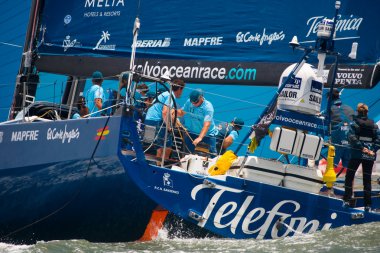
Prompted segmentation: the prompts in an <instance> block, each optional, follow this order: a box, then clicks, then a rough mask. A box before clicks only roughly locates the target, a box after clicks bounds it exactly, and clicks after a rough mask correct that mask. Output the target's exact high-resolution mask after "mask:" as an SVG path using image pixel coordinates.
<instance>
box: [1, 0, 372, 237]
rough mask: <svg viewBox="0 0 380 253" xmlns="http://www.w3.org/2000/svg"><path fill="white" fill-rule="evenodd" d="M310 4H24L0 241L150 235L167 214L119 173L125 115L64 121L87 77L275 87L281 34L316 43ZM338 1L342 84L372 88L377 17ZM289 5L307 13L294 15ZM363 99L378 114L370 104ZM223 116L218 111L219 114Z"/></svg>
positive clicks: (4, 148) (284, 59)
mask: <svg viewBox="0 0 380 253" xmlns="http://www.w3.org/2000/svg"><path fill="white" fill-rule="evenodd" d="M310 2H313V3H314V1H310ZM310 2H308V1H304V0H297V1H290V2H289V3H284V2H283V1H276V2H275V4H270V5H268V4H266V3H262V2H261V1H255V2H250V3H246V2H244V1H242V2H236V1H235V2H228V3H223V6H221V5H220V1H216V0H211V1H207V2H206V3H205V2H202V3H199V2H196V1H193V2H188V1H176V2H175V4H174V3H173V2H172V1H162V2H161V3H160V4H159V5H152V4H151V3H150V2H148V1H128V2H127V1H124V0H115V1H110V0H108V1H100V0H99V1H98V0H83V1H81V2H80V4H79V3H78V1H74V0H69V1H54V0H34V1H33V2H32V9H31V15H30V22H29V28H28V32H27V38H26V42H25V46H24V50H23V53H24V54H23V58H22V64H21V66H20V70H19V73H18V76H17V83H16V86H15V92H14V99H13V103H12V106H11V110H10V115H9V120H8V121H6V122H2V123H1V124H0V153H1V154H2V155H1V158H0V182H1V183H0V240H1V241H6V242H14V243H34V242H36V241H38V240H45V241H46V240H57V239H86V240H89V241H98V242H114V241H134V240H139V239H141V238H149V236H145V235H146V234H149V233H147V231H148V232H149V227H150V225H149V224H159V225H160V224H161V225H162V222H163V220H164V219H165V217H166V215H165V214H163V215H162V216H161V215H158V216H159V219H158V220H155V219H154V217H157V216H156V211H157V210H156V207H157V203H156V202H155V201H153V200H151V199H150V198H149V197H148V196H146V194H145V193H144V192H143V191H141V190H140V189H139V187H138V186H137V185H136V182H135V178H134V180H132V178H131V176H130V175H129V173H126V172H125V170H128V171H129V168H131V169H134V168H136V164H137V163H136V162H135V160H133V159H135V157H131V156H130V155H128V154H130V153H128V152H127V153H125V150H123V148H124V147H125V146H124V144H125V143H124V141H125V140H127V139H128V138H126V137H125V136H121V134H123V133H124V134H125V133H126V132H128V131H126V130H128V129H129V126H126V125H125V124H126V123H125V117H124V116H121V115H119V116H117V115H113V116H111V117H90V118H83V119H77V120H74V119H71V116H72V114H73V113H75V112H76V109H75V105H76V104H77V103H78V101H79V96H80V95H81V94H82V95H83V94H85V88H86V79H87V78H89V77H90V76H91V73H93V72H94V71H96V70H100V71H101V72H102V73H103V75H104V76H105V77H106V79H107V81H109V82H111V84H110V85H113V87H114V89H115V87H116V89H117V87H118V78H119V76H120V75H121V73H123V72H124V71H126V70H135V72H139V73H140V74H141V73H142V74H143V75H141V76H142V80H151V79H152V78H150V79H147V77H149V76H152V77H153V78H154V80H155V81H154V82H156V81H158V82H161V81H162V79H161V77H162V76H163V75H164V74H165V72H167V71H168V70H169V72H170V78H172V79H174V78H175V77H177V78H183V79H185V80H186V82H187V83H188V84H189V86H192V85H194V86H193V87H194V88H195V87H196V85H197V84H198V85H199V84H206V85H216V84H218V87H219V88H220V89H228V90H226V91H225V94H232V93H233V92H236V90H237V89H236V88H237V87H240V86H242V89H243V88H244V87H245V88H247V87H248V88H253V87H252V86H266V87H269V89H270V90H272V91H274V88H272V87H273V86H276V85H277V83H278V79H279V78H280V76H281V73H282V72H283V70H284V69H285V68H286V67H287V66H288V65H290V63H292V62H294V61H295V59H296V58H298V55H297V54H288V53H284V52H286V51H287V49H288V43H287V41H288V40H287V38H288V36H290V35H289V34H292V35H293V33H294V32H293V31H299V34H297V36H298V38H300V44H305V45H311V44H313V43H314V41H313V42H310V41H311V39H310V38H311V37H312V36H313V35H315V33H316V26H317V24H318V23H320V21H321V20H322V19H323V17H324V16H323V15H324V9H325V8H326V5H327V3H318V5H316V6H315V8H313V9H309V8H306V7H307V5H308V4H310ZM347 2H349V3H350V4H347V5H344V8H343V10H342V18H341V19H340V21H339V22H340V23H339V25H338V26H337V35H339V36H340V37H339V40H337V44H339V46H340V47H342V48H348V46H351V42H352V41H353V40H360V45H361V46H360V47H359V53H358V58H357V60H356V61H354V62H352V61H344V62H343V64H341V65H340V66H342V68H341V69H338V76H339V77H340V84H341V85H342V87H347V88H349V87H355V88H363V89H367V88H372V87H374V88H375V89H376V88H377V86H376V84H377V83H378V81H379V66H378V65H377V62H376V56H375V55H374V54H373V51H376V45H375V46H374V45H373V43H372V40H373V39H375V40H378V37H375V38H374V36H378V35H377V34H372V33H370V32H366V31H367V30H371V28H372V27H373V26H375V25H376V24H378V22H377V19H378V16H377V15H372V13H368V12H367V11H366V10H367V8H368V7H365V5H362V4H360V5H359V4H357V3H356V2H355V1H347ZM368 4H369V3H368ZM375 6H377V4H375ZM298 8H304V9H305V10H304V12H302V13H299V12H296V11H293V10H296V9H298ZM283 9H289V11H291V12H292V15H290V16H288V13H286V12H284V11H282V10H283ZM163 11H164V13H163ZM226 11H228V13H226ZM136 13H137V14H138V16H139V17H140V18H141V20H143V22H144V24H145V26H143V27H144V28H143V29H142V31H141V34H140V37H139V39H138V40H137V39H136V41H135V43H134V42H133V40H132V39H131V36H130V32H131V31H132V30H133V27H132V26H133V25H132V24H133V20H134V18H135V16H136ZM158 14H159V15H158ZM284 20H286V25H284V26H283V22H285V21H284ZM195 21H196V22H195ZM362 32H363V33H362ZM358 33H359V34H358ZM130 45H134V47H135V49H136V50H137V52H138V53H137V54H136V58H135V62H134V64H133V65H135V66H131V65H130V59H131V51H132V50H131V48H130ZM337 46H338V45H337ZM247 51H249V52H250V53H247ZM376 52H377V51H376ZM343 53H344V54H347V53H348V52H343ZM326 65H327V66H331V64H329V63H327V64H326ZM344 66H346V67H344ZM130 73H132V72H130ZM268 73H271V74H270V75H268ZM57 74H58V75H60V76H56V75H57ZM62 76H64V78H62ZM131 76H132V75H131ZM144 76H145V77H144ZM327 77H328V71H325V78H326V79H327ZM49 78H52V79H53V81H51V79H50V80H48V79H49ZM144 78H146V79H144ZM255 88H257V87H255ZM346 90H347V94H348V93H349V91H348V90H349V89H346ZM274 92H275V91H274ZM365 92H366V94H370V92H371V91H365ZM345 94H346V92H345ZM366 94H364V93H363V94H362V96H363V97H365V96H366ZM255 95H256V94H255ZM224 97H225V96H224ZM251 99H252V96H251ZM254 99H255V100H256V101H258V100H259V99H264V100H265V101H266V100H268V98H267V97H265V96H255V97H254ZM46 101H48V102H46ZM266 102H267V101H266ZM220 103H221V104H223V103H224V102H223V101H221V102H220ZM373 105H374V108H376V110H375V111H378V110H377V109H378V107H377V106H378V103H376V100H374V101H373ZM235 109H236V108H235ZM235 112H236V113H245V112H244V110H235ZM231 116H232V115H231V112H226V113H225V114H224V115H221V118H222V120H227V119H229V118H231ZM234 116H240V117H242V116H244V115H234ZM249 121H250V120H249V119H247V121H246V122H247V124H248V123H249ZM137 143H138V142H136V143H135V144H137ZM260 149H261V147H259V148H258V150H260ZM136 150H138V149H136ZM126 154H127V155H126ZM132 154H133V153H132ZM141 156H143V155H141ZM144 156H145V155H144ZM128 159H130V160H128ZM131 159H132V160H133V161H131ZM199 161H201V160H199ZM199 161H198V162H199ZM144 164H145V163H144ZM144 166H145V165H142V167H144ZM142 167H141V166H140V165H139V166H138V168H139V169H142ZM149 168H152V167H149ZM173 171H174V170H173ZM169 181H170V180H169ZM140 186H141V185H140ZM165 207H167V206H165ZM160 210H161V209H159V210H158V211H160ZM195 211H196V210H195ZM151 221H152V222H151Z"/></svg>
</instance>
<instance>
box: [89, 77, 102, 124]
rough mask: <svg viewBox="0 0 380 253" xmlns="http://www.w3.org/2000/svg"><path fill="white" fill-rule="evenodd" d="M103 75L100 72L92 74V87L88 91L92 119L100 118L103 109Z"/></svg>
mask: <svg viewBox="0 0 380 253" xmlns="http://www.w3.org/2000/svg"><path fill="white" fill-rule="evenodd" d="M102 83H103V74H102V72H100V71H95V72H94V73H93V74H92V86H91V88H90V89H89V90H88V91H87V96H86V97H87V98H86V100H87V105H88V110H89V113H90V114H91V115H90V117H99V116H100V113H99V110H101V109H102V107H103V100H104V91H103V87H102Z"/></svg>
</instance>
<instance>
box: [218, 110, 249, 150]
mask: <svg viewBox="0 0 380 253" xmlns="http://www.w3.org/2000/svg"><path fill="white" fill-rule="evenodd" d="M243 126H244V121H243V120H242V119H240V118H237V117H235V118H234V119H233V120H232V121H231V123H225V124H220V125H218V135H217V141H216V148H217V150H218V152H219V154H223V153H224V152H226V149H227V148H228V147H229V146H231V144H232V143H233V142H234V141H235V140H236V139H237V138H238V136H239V131H240V130H241V129H242V128H243Z"/></svg>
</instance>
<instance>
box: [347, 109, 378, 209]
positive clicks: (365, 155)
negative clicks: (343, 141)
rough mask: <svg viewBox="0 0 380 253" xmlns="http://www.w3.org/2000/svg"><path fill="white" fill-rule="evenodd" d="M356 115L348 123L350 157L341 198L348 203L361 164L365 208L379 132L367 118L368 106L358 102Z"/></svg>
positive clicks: (369, 206)
mask: <svg viewBox="0 0 380 253" xmlns="http://www.w3.org/2000/svg"><path fill="white" fill-rule="evenodd" d="M357 113H358V115H357V116H355V117H354V121H353V122H352V123H351V124H350V130H349V133H348V140H349V142H350V144H351V159H350V161H349V163H348V168H347V174H346V179H345V182H344V190H345V191H344V196H343V200H344V201H345V204H346V205H349V203H350V199H351V198H352V193H353V189H352V184H353V180H354V177H355V173H356V171H357V169H358V167H359V165H360V164H361V165H362V169H363V186H364V206H365V210H366V211H369V210H370V209H371V175H372V167H373V164H374V161H375V160H376V151H377V150H378V149H379V143H380V138H379V132H378V126H377V125H376V124H375V123H374V121H373V120H372V119H369V118H368V116H367V114H368V106H367V105H366V104H363V103H359V104H358V106H357Z"/></svg>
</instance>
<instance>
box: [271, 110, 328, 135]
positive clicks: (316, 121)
mask: <svg viewBox="0 0 380 253" xmlns="http://www.w3.org/2000/svg"><path fill="white" fill-rule="evenodd" d="M272 123H273V124H277V125H280V126H287V127H291V128H295V129H300V130H304V131H309V132H314V133H318V134H325V131H326V130H327V129H326V127H327V125H326V126H325V122H324V119H323V118H320V117H317V116H315V115H309V114H302V113H299V112H293V111H286V110H281V109H277V113H276V117H275V118H274V120H273V122H272Z"/></svg>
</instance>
